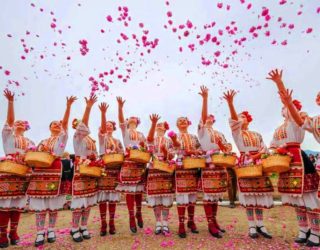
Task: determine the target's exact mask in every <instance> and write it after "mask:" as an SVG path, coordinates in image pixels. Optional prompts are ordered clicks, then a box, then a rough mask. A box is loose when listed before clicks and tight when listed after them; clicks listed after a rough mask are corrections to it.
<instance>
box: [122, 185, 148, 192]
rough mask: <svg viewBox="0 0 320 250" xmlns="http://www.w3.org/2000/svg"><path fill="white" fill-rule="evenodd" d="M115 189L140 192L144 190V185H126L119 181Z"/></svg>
mask: <svg viewBox="0 0 320 250" xmlns="http://www.w3.org/2000/svg"><path fill="white" fill-rule="evenodd" d="M116 190H117V191H119V192H122V193H142V192H143V191H144V185H143V184H137V185H128V184H121V183H119V184H118V186H117V187H116Z"/></svg>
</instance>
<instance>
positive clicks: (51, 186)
mask: <svg viewBox="0 0 320 250" xmlns="http://www.w3.org/2000/svg"><path fill="white" fill-rule="evenodd" d="M76 99H77V98H76V97H73V96H71V97H70V98H67V107H66V111H65V113H64V116H63V119H62V121H53V122H51V123H50V126H49V129H50V133H51V135H50V137H49V138H47V139H45V140H42V141H41V142H40V144H39V145H38V150H39V151H43V152H49V153H51V154H53V155H55V156H57V158H56V159H55V160H54V162H53V163H52V165H51V166H50V167H49V168H33V171H32V175H31V178H30V184H29V187H28V191H27V195H28V196H29V198H30V202H29V208H30V210H31V211H35V214H36V227H37V238H36V241H35V246H36V247H38V246H41V245H43V244H44V240H45V229H44V226H45V220H46V214H47V213H48V214H49V227H48V232H47V237H48V242H49V243H53V242H55V241H56V236H55V232H54V228H55V224H56V221H57V216H58V210H59V209H62V208H63V205H64V203H65V193H64V192H63V190H62V187H63V185H61V177H62V163H61V159H60V157H61V156H62V154H63V152H64V149H65V147H66V143H67V140H68V122H69V116H70V110H71V106H72V103H73V102H74V101H75V100H76Z"/></svg>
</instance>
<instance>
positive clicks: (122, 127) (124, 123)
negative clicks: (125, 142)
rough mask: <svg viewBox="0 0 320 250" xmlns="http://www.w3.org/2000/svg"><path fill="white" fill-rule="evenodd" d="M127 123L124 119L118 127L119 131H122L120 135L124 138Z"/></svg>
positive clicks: (126, 131)
mask: <svg viewBox="0 0 320 250" xmlns="http://www.w3.org/2000/svg"><path fill="white" fill-rule="evenodd" d="M127 126H128V123H127V122H126V121H124V122H123V123H120V124H119V127H120V129H121V133H122V137H123V138H125V137H126V135H127V133H128V128H127Z"/></svg>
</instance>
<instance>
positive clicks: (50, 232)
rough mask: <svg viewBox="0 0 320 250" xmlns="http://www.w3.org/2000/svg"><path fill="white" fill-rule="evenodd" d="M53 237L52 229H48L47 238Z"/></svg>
mask: <svg viewBox="0 0 320 250" xmlns="http://www.w3.org/2000/svg"><path fill="white" fill-rule="evenodd" d="M53 237H55V233H54V230H48V238H53Z"/></svg>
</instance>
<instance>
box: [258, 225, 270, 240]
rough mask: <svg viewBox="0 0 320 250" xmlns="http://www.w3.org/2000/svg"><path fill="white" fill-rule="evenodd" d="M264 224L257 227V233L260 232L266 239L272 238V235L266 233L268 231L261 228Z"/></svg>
mask: <svg viewBox="0 0 320 250" xmlns="http://www.w3.org/2000/svg"><path fill="white" fill-rule="evenodd" d="M263 227H264V226H261V227H257V232H258V233H259V234H261V235H262V236H263V237H264V238H266V239H272V235H270V234H268V233H265V232H263V231H262V230H261V228H263Z"/></svg>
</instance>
